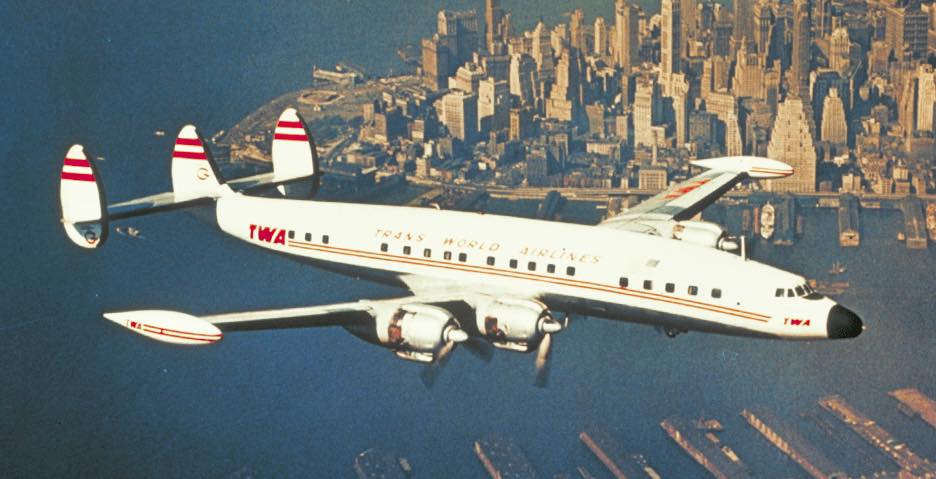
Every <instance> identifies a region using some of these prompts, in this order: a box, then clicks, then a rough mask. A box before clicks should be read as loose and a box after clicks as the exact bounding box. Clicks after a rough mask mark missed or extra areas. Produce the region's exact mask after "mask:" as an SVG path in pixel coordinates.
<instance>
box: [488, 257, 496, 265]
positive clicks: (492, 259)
mask: <svg viewBox="0 0 936 479" xmlns="http://www.w3.org/2000/svg"><path fill="white" fill-rule="evenodd" d="M487 264H488V266H494V257H493V256H488V259H487Z"/></svg>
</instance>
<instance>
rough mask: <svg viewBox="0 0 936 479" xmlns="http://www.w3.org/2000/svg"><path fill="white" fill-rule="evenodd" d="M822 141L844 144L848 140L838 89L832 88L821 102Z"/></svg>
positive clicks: (843, 110)
mask: <svg viewBox="0 0 936 479" xmlns="http://www.w3.org/2000/svg"><path fill="white" fill-rule="evenodd" d="M821 130H822V131H821V136H820V138H821V139H822V141H827V142H829V143H834V144H839V145H844V144H846V143H847V142H848V124H847V123H846V122H845V107H844V106H843V105H842V99H841V98H839V94H838V89H837V88H832V89H830V90H829V93H828V94H827V95H826V97H825V100H824V101H823V103H822V128H821Z"/></svg>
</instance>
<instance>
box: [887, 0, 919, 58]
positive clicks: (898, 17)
mask: <svg viewBox="0 0 936 479" xmlns="http://www.w3.org/2000/svg"><path fill="white" fill-rule="evenodd" d="M928 30H929V15H927V14H926V13H924V12H922V11H921V10H920V4H919V2H908V6H906V7H898V6H892V7H887V11H886V37H887V38H886V40H887V43H888V45H890V47H891V48H892V49H893V50H894V54H895V55H896V56H897V58H903V57H904V54H905V53H906V55H908V56H909V57H910V58H923V57H925V56H926V51H927V45H928V44H927V42H928V38H929V37H928Z"/></svg>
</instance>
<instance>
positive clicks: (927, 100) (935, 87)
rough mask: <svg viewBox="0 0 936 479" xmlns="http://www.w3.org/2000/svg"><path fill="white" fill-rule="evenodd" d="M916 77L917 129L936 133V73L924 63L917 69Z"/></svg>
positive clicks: (930, 66)
mask: <svg viewBox="0 0 936 479" xmlns="http://www.w3.org/2000/svg"><path fill="white" fill-rule="evenodd" d="M916 77H917V87H916V100H917V108H916V111H917V117H916V128H917V130H920V131H929V132H933V133H936V122H934V118H933V115H936V72H934V71H933V66H932V65H930V64H927V63H924V64H922V65H920V66H918V67H917V73H916Z"/></svg>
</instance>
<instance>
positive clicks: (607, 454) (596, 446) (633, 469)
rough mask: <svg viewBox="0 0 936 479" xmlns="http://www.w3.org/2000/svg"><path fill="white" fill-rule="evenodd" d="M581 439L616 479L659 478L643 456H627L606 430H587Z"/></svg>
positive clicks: (580, 435)
mask: <svg viewBox="0 0 936 479" xmlns="http://www.w3.org/2000/svg"><path fill="white" fill-rule="evenodd" d="M579 439H580V440H581V441H582V443H583V444H585V446H586V447H587V448H588V449H589V450H590V451H591V452H592V453H593V454H594V455H595V457H597V458H598V460H599V461H601V463H602V464H604V465H605V467H607V468H608V471H610V472H611V475H612V476H614V477H615V478H616V479H641V478H648V477H650V478H652V477H659V475H655V474H656V472H655V471H653V468H651V467H650V466H649V464H648V463H647V461H646V459H645V458H644V457H643V456H640V455H636V456H635V455H631V454H627V452H626V451H625V450H624V447H623V446H622V445H621V443H619V442H618V441H616V440H615V439H614V438H612V437H611V436H610V435H609V434H608V433H607V431H605V430H604V429H601V428H598V427H588V428H585V430H583V431H582V432H581V433H579Z"/></svg>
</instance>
